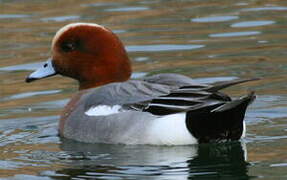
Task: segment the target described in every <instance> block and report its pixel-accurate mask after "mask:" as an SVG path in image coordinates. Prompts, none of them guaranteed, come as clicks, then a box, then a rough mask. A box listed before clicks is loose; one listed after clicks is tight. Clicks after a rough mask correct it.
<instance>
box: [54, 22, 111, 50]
mask: <svg viewBox="0 0 287 180" xmlns="http://www.w3.org/2000/svg"><path fill="white" fill-rule="evenodd" d="M76 26H92V27H98V28H102V29H104V30H107V29H106V28H104V27H103V26H101V25H98V24H95V23H72V24H68V25H66V26H64V27H62V28H61V29H59V30H58V31H57V33H56V34H55V36H54V38H53V40H52V48H53V47H54V45H55V43H56V42H57V40H58V39H59V37H60V36H61V35H62V34H63V33H65V32H66V31H68V30H69V29H71V28H73V27H76Z"/></svg>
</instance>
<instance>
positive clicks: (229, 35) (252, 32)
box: [209, 31, 261, 37]
mask: <svg viewBox="0 0 287 180" xmlns="http://www.w3.org/2000/svg"><path fill="white" fill-rule="evenodd" d="M258 34H261V32H260V31H244V32H227V33H216V34H210V35H209V37H238V36H252V35H258Z"/></svg>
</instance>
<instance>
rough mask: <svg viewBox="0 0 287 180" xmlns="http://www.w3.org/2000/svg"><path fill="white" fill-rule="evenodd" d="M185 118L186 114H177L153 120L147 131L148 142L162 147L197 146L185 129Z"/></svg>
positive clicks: (195, 140) (193, 138) (194, 139)
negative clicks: (162, 145)
mask: <svg viewBox="0 0 287 180" xmlns="http://www.w3.org/2000/svg"><path fill="white" fill-rule="evenodd" d="M185 118H186V113H178V114H172V115H166V116H163V117H160V118H157V119H155V120H154V122H153V123H152V124H151V128H150V129H149V130H148V138H150V139H149V140H148V141H149V142H152V143H151V144H164V145H188V144H197V143H198V142H197V139H196V138H195V137H193V136H192V135H191V134H190V132H189V131H188V129H187V127H186V124H185Z"/></svg>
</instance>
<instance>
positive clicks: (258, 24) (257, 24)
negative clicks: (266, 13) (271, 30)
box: [231, 21, 275, 27]
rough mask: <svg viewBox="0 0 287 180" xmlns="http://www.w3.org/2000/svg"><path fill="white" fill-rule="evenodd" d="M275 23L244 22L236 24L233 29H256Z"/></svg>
mask: <svg viewBox="0 0 287 180" xmlns="http://www.w3.org/2000/svg"><path fill="white" fill-rule="evenodd" d="M274 23H275V22H274V21H243V22H239V23H234V24H232V25H231V27H256V26H266V25H270V24H274Z"/></svg>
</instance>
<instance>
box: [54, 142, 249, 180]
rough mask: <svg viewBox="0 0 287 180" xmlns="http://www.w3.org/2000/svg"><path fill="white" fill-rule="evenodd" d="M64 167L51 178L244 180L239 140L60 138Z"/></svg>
mask: <svg viewBox="0 0 287 180" xmlns="http://www.w3.org/2000/svg"><path fill="white" fill-rule="evenodd" d="M61 149H62V150H63V151H64V152H66V153H67V155H68V156H67V157H68V158H67V159H65V161H64V163H65V166H67V168H63V169H62V170H59V171H57V172H56V174H55V176H54V175H53V178H56V179H57V178H60V179H61V178H63V177H64V176H66V177H69V178H72V177H74V178H76V177H77V178H95V179H97V178H99V179H202V178H203V179H205V178H211V179H220V178H227V179H230V178H236V179H238V178H239V179H248V175H247V166H248V163H247V162H246V154H247V153H246V150H245V149H246V148H245V144H244V143H243V142H232V143H221V144H201V145H192V146H143V145H141V146H134V145H133V146H125V145H106V144H84V143H78V142H74V141H68V140H66V139H65V140H63V141H62V144H61Z"/></svg>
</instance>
